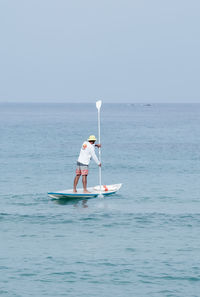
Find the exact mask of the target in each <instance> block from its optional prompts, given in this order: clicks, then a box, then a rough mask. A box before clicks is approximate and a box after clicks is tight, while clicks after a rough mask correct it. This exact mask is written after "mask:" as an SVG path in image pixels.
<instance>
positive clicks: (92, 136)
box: [88, 135, 96, 141]
mask: <svg viewBox="0 0 200 297" xmlns="http://www.w3.org/2000/svg"><path fill="white" fill-rule="evenodd" d="M88 141H96V137H95V136H94V135H90V137H89V138H88Z"/></svg>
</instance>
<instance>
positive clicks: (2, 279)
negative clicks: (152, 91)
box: [0, 104, 200, 297]
mask: <svg viewBox="0 0 200 297" xmlns="http://www.w3.org/2000/svg"><path fill="white" fill-rule="evenodd" d="M101 124H102V125H101V127H102V163H103V167H102V179H103V183H104V184H112V183H121V182H122V183H123V187H122V189H121V190H120V192H119V193H118V194H117V195H114V196H111V197H107V198H105V199H98V198H96V199H90V200H87V201H83V200H78V201H74V200H71V201H60V202H59V201H54V200H51V199H49V198H48V197H47V192H48V191H55V190H60V189H67V188H71V187H72V182H73V178H74V171H75V167H76V160H77V157H78V153H79V150H80V146H81V144H82V142H83V141H84V140H85V139H86V138H87V137H88V135H90V134H95V135H97V113H96V108H95V104H82V105H79V104H77V105H76V104H0V135H1V137H0V164H1V166H0V176H1V179H0V203H1V210H0V226H1V227H0V238H1V245H0V294H1V295H2V296H5V297H7V296H9V297H14V296H19V297H25V296H26V297H27V296H37V297H38V296H75V297H79V296H81V297H86V296H87V297H90V296H91V297H94V296H97V297H100V296H105V297H110V296H117V297H122V296H137V297H146V296H152V297H172V296H173V297H175V296H176V297H178V296H180V297H188V296H190V297H199V296H200V295H199V294H200V293H199V288H200V239H199V232H200V202H199V200H200V183H199V178H200V129H199V127H200V105H198V104H196V105H195V104H187V105H186V104H185V105H176V104H172V105H167V104H163V105H159V104H153V105H152V106H144V105H139V104H136V105H130V104H129V105H128V104H121V105H120V104H119V105H118V104H117V105H111V104H110V105H109V104H104V105H103V106H102V121H101ZM96 184H98V168H97V166H96V164H95V163H94V162H91V166H90V173H89V177H88V185H89V186H93V185H96ZM80 185H81V184H80Z"/></svg>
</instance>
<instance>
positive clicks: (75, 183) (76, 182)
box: [73, 175, 80, 193]
mask: <svg viewBox="0 0 200 297" xmlns="http://www.w3.org/2000/svg"><path fill="white" fill-rule="evenodd" d="M79 178H80V175H76V176H75V179H74V189H73V191H74V193H76V192H77V190H76V187H77V185H78V181H79Z"/></svg>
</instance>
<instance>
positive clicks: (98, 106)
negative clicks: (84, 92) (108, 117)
mask: <svg viewBox="0 0 200 297" xmlns="http://www.w3.org/2000/svg"><path fill="white" fill-rule="evenodd" d="M101 104H102V101H101V100H99V101H97V102H96V108H97V109H98V110H100V108H101Z"/></svg>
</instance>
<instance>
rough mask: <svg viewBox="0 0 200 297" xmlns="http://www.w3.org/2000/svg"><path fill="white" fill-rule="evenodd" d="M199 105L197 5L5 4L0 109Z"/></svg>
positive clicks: (17, 0)
mask: <svg viewBox="0 0 200 297" xmlns="http://www.w3.org/2000/svg"><path fill="white" fill-rule="evenodd" d="M96 99H102V100H103V101H104V102H133V103H134V102H139V103H140V102H146V103H148V102H199V103H200V1H199V0H190V1H189V0H137V1H135V0H120V1H119V0H99V1H97V0H0V102H94V101H96Z"/></svg>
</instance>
